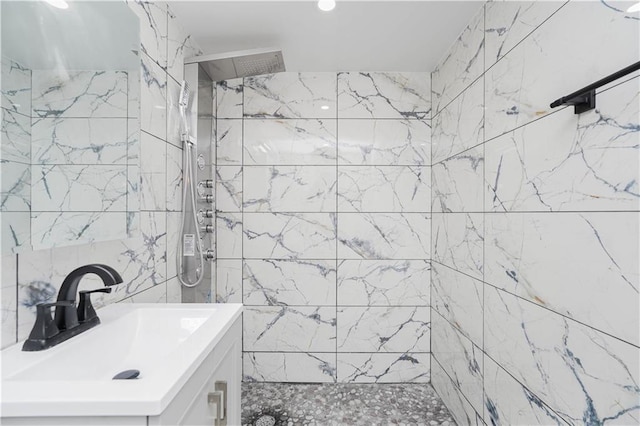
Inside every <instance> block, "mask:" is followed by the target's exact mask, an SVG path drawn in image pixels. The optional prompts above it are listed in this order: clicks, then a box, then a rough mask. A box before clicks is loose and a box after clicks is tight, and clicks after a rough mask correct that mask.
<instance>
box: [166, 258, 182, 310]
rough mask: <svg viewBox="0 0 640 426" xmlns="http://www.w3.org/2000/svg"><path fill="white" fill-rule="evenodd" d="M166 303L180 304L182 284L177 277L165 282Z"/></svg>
mask: <svg viewBox="0 0 640 426" xmlns="http://www.w3.org/2000/svg"><path fill="white" fill-rule="evenodd" d="M169 262H171V259H169ZM167 303H182V284H180V281H179V280H178V277H173V278H169V279H168V280H167Z"/></svg>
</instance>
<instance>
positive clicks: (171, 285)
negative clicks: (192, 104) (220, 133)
mask: <svg viewBox="0 0 640 426" xmlns="http://www.w3.org/2000/svg"><path fill="white" fill-rule="evenodd" d="M128 4H129V6H130V7H131V10H132V11H134V12H135V13H136V15H138V17H139V19H140V27H141V52H140V56H141V79H140V80H141V81H140V87H139V88H134V89H131V90H135V91H138V90H139V93H140V99H139V102H140V109H139V111H140V113H139V120H140V129H141V131H140V134H139V136H140V140H139V142H138V146H139V155H135V154H134V153H135V152H136V151H135V150H134V151H133V152H130V154H132V155H133V157H132V158H134V159H135V160H136V161H137V159H138V158H139V163H137V165H135V166H130V167H139V169H140V176H141V179H140V181H139V182H129V183H128V184H129V185H139V188H140V199H139V207H140V211H139V213H137V214H135V215H132V217H130V218H129V223H130V224H134V225H135V226H136V227H138V228H139V232H138V233H137V234H136V235H135V236H134V237H132V238H124V239H120V240H113V241H104V242H97V243H92V244H88V245H79V246H72V247H60V248H52V249H47V250H37V251H30V252H25V253H21V254H19V255H14V256H3V259H2V347H6V346H8V345H11V344H13V343H15V342H16V341H19V340H23V339H24V338H26V337H27V335H28V333H29V331H30V329H31V327H32V326H33V322H34V320H35V305H36V304H37V303H40V302H47V301H53V300H54V299H55V297H56V294H57V291H58V288H59V286H60V285H61V283H62V280H63V279H64V277H65V276H66V275H67V274H68V273H69V272H71V270H73V269H75V268H76V267H78V266H81V265H84V264H87V263H96V262H99V263H106V264H108V265H110V266H112V267H114V268H115V269H116V270H117V271H118V272H120V274H121V275H122V277H123V279H124V283H123V284H120V285H118V286H116V287H114V291H113V292H112V293H111V294H108V295H104V296H103V297H98V298H96V302H95V304H96V305H98V306H102V305H105V304H109V303H114V302H121V301H131V302H165V301H166V302H180V301H181V295H180V286H179V283H178V280H177V278H176V272H175V267H174V263H175V262H174V261H173V258H171V255H170V254H168V251H169V250H170V249H171V244H172V243H171V242H172V241H175V235H172V233H175V232H177V231H176V230H177V228H178V226H177V224H178V223H179V219H180V208H181V207H180V202H179V197H176V195H175V194H181V185H182V183H181V182H182V178H181V169H182V167H181V156H182V151H181V146H180V143H179V137H178V134H177V131H178V130H177V127H176V125H175V123H174V121H175V117H176V111H177V98H178V94H179V87H180V82H181V80H182V73H183V58H184V57H191V56H195V55H197V54H199V53H200V51H199V49H198V47H197V46H196V45H195V43H194V41H193V40H192V38H191V37H190V36H189V35H188V34H187V33H186V32H185V31H184V30H183V29H182V28H181V26H180V25H179V24H178V22H177V19H176V18H175V16H174V15H173V13H172V12H171V10H170V9H169V6H168V4H167V3H165V2H140V1H135V2H134V1H130V2H128ZM4 89H5V88H4V87H3V99H2V101H3V104H2V106H3V113H5V112H6V113H12V114H16V113H18V112H17V111H12V110H11V108H5V92H4ZM12 95H13V96H20V95H22V94H21V93H12ZM14 103H18V102H14ZM25 105H27V106H28V102H27V103H25ZM85 124H86V123H84V122H82V121H81V120H80V121H78V122H76V123H74V125H73V126H72V127H69V128H68V129H60V132H63V134H68V135H69V136H70V137H71V136H74V132H75V133H77V132H83V131H85V130H87V128H86V126H85ZM45 130H46V129H45ZM92 130H98V129H92ZM124 136H128V137H131V136H132V135H124ZM35 139H37V138H35ZM35 146H36V148H35V152H36V153H37V152H39V151H37V149H38V148H37V147H38V145H37V144H36V145H35ZM45 154H46V155H62V156H64V155H67V153H65V152H62V151H55V152H48V153H44V152H43V155H45ZM79 155H80V153H79ZM3 156H4V153H3ZM100 161H103V162H104V163H105V164H109V165H112V164H114V163H117V161H118V159H117V158H112V156H110V155H109V152H108V151H103V153H102V158H101V159H100ZM105 167H106V166H105ZM109 167H111V166H109ZM3 168H4V164H3ZM59 173H61V174H63V173H73V170H69V171H67V170H61V171H60V172H59ZM119 185H120V183H118V185H117V187H120V186H119ZM103 207H104V206H103ZM68 222H69V223H72V222H73V218H69V220H68ZM168 230H169V231H168ZM3 234H4V233H3ZM99 285H101V283H98V282H96V281H94V280H92V279H91V277H87V278H85V280H83V283H82V286H83V287H85V288H91V286H99Z"/></svg>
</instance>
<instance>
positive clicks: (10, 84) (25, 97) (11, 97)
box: [0, 56, 31, 117]
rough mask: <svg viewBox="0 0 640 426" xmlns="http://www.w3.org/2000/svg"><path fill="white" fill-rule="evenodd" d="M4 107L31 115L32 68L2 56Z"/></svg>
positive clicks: (1, 76)
mask: <svg viewBox="0 0 640 426" xmlns="http://www.w3.org/2000/svg"><path fill="white" fill-rule="evenodd" d="M0 79H1V81H2V89H1V90H0V94H1V95H2V108H5V109H7V110H9V111H11V112H14V113H19V114H22V115H24V116H26V117H30V116H31V70H30V69H28V68H26V67H24V66H22V65H21V64H19V63H18V62H15V61H13V60H11V59H9V58H7V57H6V56H2V72H1V74H0Z"/></svg>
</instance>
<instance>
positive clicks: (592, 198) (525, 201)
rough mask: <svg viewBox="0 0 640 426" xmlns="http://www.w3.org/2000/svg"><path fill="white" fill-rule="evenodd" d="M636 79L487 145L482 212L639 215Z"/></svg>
mask: <svg viewBox="0 0 640 426" xmlns="http://www.w3.org/2000/svg"><path fill="white" fill-rule="evenodd" d="M638 81H639V79H637V78H636V79H634V80H631V81H628V82H626V83H623V84H620V85H619V86H616V87H614V88H612V89H610V90H607V91H606V92H604V93H602V94H599V95H598V98H597V108H596V109H595V110H591V111H589V112H586V113H583V114H580V115H575V114H574V113H573V109H572V108H566V109H564V110H562V111H559V112H558V113H556V114H553V115H551V116H549V117H546V118H545V119H543V120H539V121H535V122H533V123H530V124H528V125H526V126H524V127H521V128H518V129H516V130H515V131H513V132H510V133H507V134H505V135H503V136H500V137H499V138H497V139H495V140H492V141H490V142H488V143H487V144H486V180H487V186H488V192H487V193H486V197H487V198H486V201H485V202H486V206H487V207H488V209H491V210H494V211H540V210H542V211H559V210H571V211H576V210H589V211H594V210H596V211H597V210H638V209H639V206H640V186H639V183H638V174H639V173H640V166H639V165H638V152H639V148H638V138H640V119H639V118H638V117H639V116H640V98H639V94H638V92H639V87H638Z"/></svg>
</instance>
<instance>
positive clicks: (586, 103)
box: [550, 62, 640, 114]
mask: <svg viewBox="0 0 640 426" xmlns="http://www.w3.org/2000/svg"><path fill="white" fill-rule="evenodd" d="M639 69H640V62H636V63H635V64H631V65H629V66H628V67H626V68H623V69H621V70H620V71H618V72H614V73H613V74H611V75H609V76H607V77H605V78H603V79H600V80H598V81H596V82H595V83H591V84H590V85H588V86H585V87H583V88H582V89H580V90H577V91H575V92H573V93H571V94H569V95H567V96H563V97H561V98H560V99H556V100H555V101H553V102H551V105H550V107H551V108H555V107H558V106H561V105H573V106H574V112H575V113H576V114H581V113H583V112H585V111H589V110H591V109H594V108H595V107H596V89H597V88H598V87H602V86H604V85H605V84H607V83H611V82H612V81H614V80H617V79H619V78H621V77H624V76H625V75H627V74H631V73H632V72H634V71H637V70H639Z"/></svg>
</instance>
